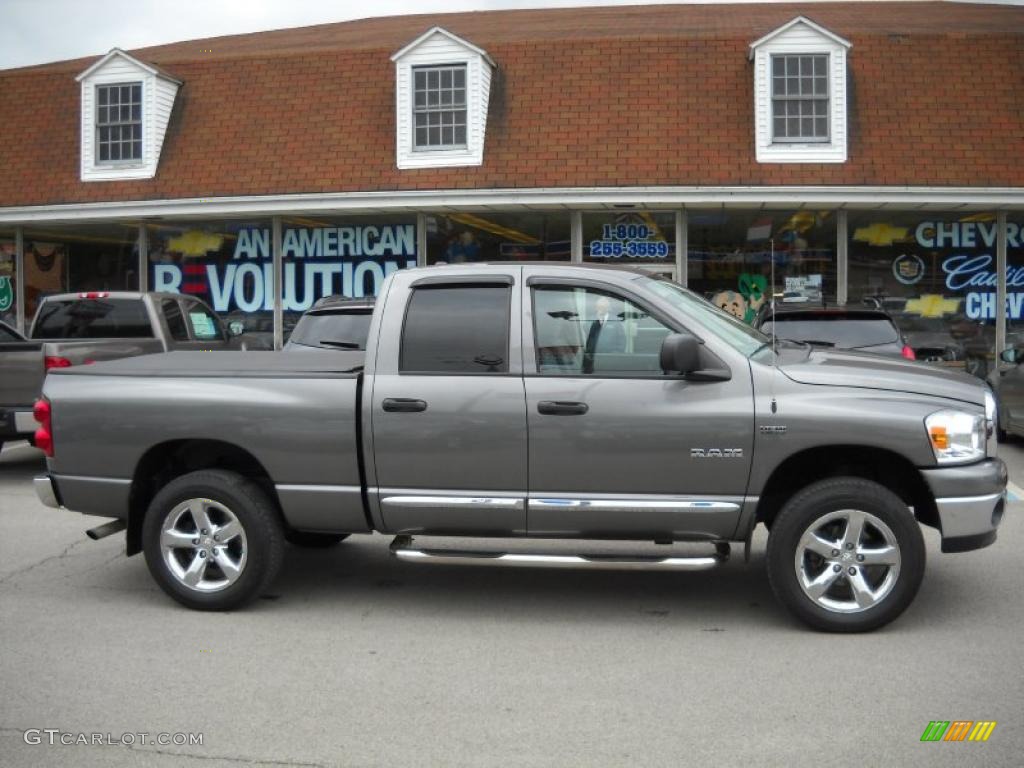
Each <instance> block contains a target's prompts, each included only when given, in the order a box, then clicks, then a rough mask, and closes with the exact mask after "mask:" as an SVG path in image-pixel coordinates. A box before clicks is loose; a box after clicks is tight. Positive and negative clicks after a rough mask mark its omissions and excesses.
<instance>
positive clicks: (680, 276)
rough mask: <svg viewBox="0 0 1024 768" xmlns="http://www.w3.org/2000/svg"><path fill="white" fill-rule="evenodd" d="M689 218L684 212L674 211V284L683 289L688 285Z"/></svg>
mask: <svg viewBox="0 0 1024 768" xmlns="http://www.w3.org/2000/svg"><path fill="white" fill-rule="evenodd" d="M689 225H690V217H689V215H688V214H687V212H686V210H685V209H683V210H679V211H676V282H677V283H679V284H680V285H681V286H683V287H684V288H685V287H686V286H687V285H688V284H689V274H688V272H689V269H690V266H689V261H690V254H689V248H690V237H689V235H690V232H689V229H688V227H689Z"/></svg>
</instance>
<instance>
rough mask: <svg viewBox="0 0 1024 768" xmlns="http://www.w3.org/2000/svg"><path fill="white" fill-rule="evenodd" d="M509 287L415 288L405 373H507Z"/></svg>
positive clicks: (407, 326)
mask: <svg viewBox="0 0 1024 768" xmlns="http://www.w3.org/2000/svg"><path fill="white" fill-rule="evenodd" d="M511 295H512V289H511V288H510V287H508V286H503V285H502V286H491V285H460V286H458V287H450V286H439V287H433V286H431V287H425V288H418V289H416V290H415V291H414V292H413V294H412V298H411V299H410V300H409V307H408V311H407V313H406V317H405V328H404V329H403V331H402V350H401V358H400V361H399V369H400V370H401V372H402V373H506V372H508V326H509V302H510V299H511Z"/></svg>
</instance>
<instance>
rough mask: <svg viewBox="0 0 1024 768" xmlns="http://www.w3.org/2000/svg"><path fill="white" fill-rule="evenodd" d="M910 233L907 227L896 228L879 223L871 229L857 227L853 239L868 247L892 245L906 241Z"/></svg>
mask: <svg viewBox="0 0 1024 768" xmlns="http://www.w3.org/2000/svg"><path fill="white" fill-rule="evenodd" d="M909 231H910V230H909V228H907V227H894V226H892V225H891V224H886V223H885V222H881V221H879V222H876V223H874V224H872V225H871V226H869V227H857V229H856V230H854V232H853V239H854V240H856V241H857V242H860V243H867V244H868V245H879V246H883V245H892V244H893V243H901V242H903V241H904V240H906V239H907V233H908V232H909Z"/></svg>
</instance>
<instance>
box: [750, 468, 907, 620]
mask: <svg viewBox="0 0 1024 768" xmlns="http://www.w3.org/2000/svg"><path fill="white" fill-rule="evenodd" d="M924 564H925V549H924V538H923V537H922V536H921V529H920V526H919V525H918V523H917V521H916V520H915V519H914V517H913V515H911V513H910V510H909V509H908V508H907V505H906V504H905V503H904V502H903V501H902V500H901V499H900V498H899V497H898V496H897V495H896V494H894V493H893V492H892V491H890V490H888V489H887V488H884V487H883V486H881V485H879V484H878V483H875V482H871V481H869V480H862V479H859V478H852V477H841V478H834V479H830V480H822V481H821V482H818V483H814V484H813V485H810V486H808V487H807V488H805V489H803V490H802V491H800V492H799V493H798V494H797V495H796V496H794V497H793V498H792V499H790V500H789V502H787V503H786V505H785V506H784V507H783V508H782V510H781V511H780V512H779V514H778V516H777V517H776V518H775V521H774V524H773V526H772V529H771V534H770V535H769V537H768V578H769V581H770V582H771V585H772V589H773V590H774V592H775V595H776V597H778V599H779V601H780V602H781V603H782V604H783V605H785V606H786V607H787V608H788V609H789V610H790V611H791V612H792V613H793V614H795V615H796V616H797V617H798V618H800V619H801V620H802V621H804V622H806V623H807V624H810V625H811V626H812V627H815V628H816V629H821V630H825V631H829V632H865V631H868V630H872V629H877V628H878V627H881V626H883V625H884V624H888V623H889V622H890V621H892V620H893V619H895V618H896V617H897V616H899V615H900V614H901V613H902V612H903V611H904V610H905V609H906V608H907V606H908V605H910V603H911V602H912V601H913V599H914V596H915V595H916V594H917V590H918V587H920V585H921V579H922V577H923V576H924Z"/></svg>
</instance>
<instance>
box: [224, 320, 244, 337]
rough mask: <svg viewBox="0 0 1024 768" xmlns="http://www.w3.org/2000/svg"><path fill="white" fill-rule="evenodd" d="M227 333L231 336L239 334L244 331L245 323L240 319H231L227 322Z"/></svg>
mask: <svg viewBox="0 0 1024 768" xmlns="http://www.w3.org/2000/svg"><path fill="white" fill-rule="evenodd" d="M228 333H229V334H231V335H232V336H241V335H242V334H243V333H245V324H244V323H243V322H242V321H241V320H232V321H231V322H230V323H228Z"/></svg>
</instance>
